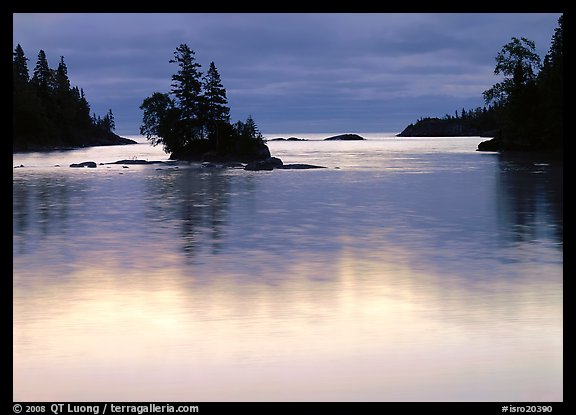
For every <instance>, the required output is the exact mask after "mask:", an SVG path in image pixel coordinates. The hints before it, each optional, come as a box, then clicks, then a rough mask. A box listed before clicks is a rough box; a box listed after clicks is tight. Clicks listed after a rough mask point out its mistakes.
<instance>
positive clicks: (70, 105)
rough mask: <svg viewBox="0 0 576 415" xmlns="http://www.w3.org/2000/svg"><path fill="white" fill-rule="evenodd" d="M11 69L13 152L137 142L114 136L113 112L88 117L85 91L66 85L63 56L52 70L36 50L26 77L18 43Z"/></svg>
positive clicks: (44, 55)
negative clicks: (32, 66) (30, 70)
mask: <svg viewBox="0 0 576 415" xmlns="http://www.w3.org/2000/svg"><path fill="white" fill-rule="evenodd" d="M12 70H13V77H12V83H13V84H12V104H13V111H12V129H13V130H12V149H13V151H36V150H49V149H61V148H76V147H85V146H96V145H116V144H133V143H135V141H133V140H129V139H127V138H123V137H120V136H118V135H116V134H115V133H114V130H115V122H114V114H113V113H112V110H111V109H109V110H108V113H107V114H106V115H104V116H103V117H101V116H97V115H96V114H92V115H91V114H90V104H89V103H88V100H87V99H86V96H85V94H84V90H83V89H82V88H78V87H77V86H71V85H70V79H69V77H68V68H67V66H66V63H65V61H64V57H63V56H62V57H60V62H59V63H58V67H57V68H56V69H52V68H50V66H49V65H48V60H47V58H46V53H45V52H44V50H40V52H39V53H38V59H37V61H36V66H35V67H34V70H33V72H32V76H30V72H29V70H28V58H27V57H26V55H25V53H24V50H23V49H22V47H21V46H20V44H18V45H17V46H16V48H15V49H14V52H13V60H12Z"/></svg>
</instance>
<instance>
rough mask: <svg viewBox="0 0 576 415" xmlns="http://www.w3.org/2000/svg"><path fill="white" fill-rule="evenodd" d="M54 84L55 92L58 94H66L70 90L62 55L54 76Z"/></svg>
mask: <svg viewBox="0 0 576 415" xmlns="http://www.w3.org/2000/svg"><path fill="white" fill-rule="evenodd" d="M54 85H55V89H56V93H57V94H59V95H67V94H68V92H69V91H70V79H68V68H67V66H66V64H65V63H64V56H60V63H59V64H58V69H56V74H55V76H54Z"/></svg>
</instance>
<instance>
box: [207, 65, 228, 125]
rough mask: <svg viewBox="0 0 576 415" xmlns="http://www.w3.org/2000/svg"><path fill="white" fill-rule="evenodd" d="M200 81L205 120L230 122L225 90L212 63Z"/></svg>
mask: <svg viewBox="0 0 576 415" xmlns="http://www.w3.org/2000/svg"><path fill="white" fill-rule="evenodd" d="M202 81H203V89H204V93H203V98H204V104H205V117H206V119H207V120H208V121H225V122H228V121H230V108H228V106H227V104H228V98H227V97H226V89H224V86H223V85H222V81H221V80H220V74H219V73H218V69H216V65H215V64H214V62H210V67H209V68H208V71H207V72H206V75H204V77H203V78H202Z"/></svg>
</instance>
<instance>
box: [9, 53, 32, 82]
mask: <svg viewBox="0 0 576 415" xmlns="http://www.w3.org/2000/svg"><path fill="white" fill-rule="evenodd" d="M27 61H28V58H27V57H26V56H25V55H24V50H23V49H22V46H20V43H18V45H17V46H16V48H15V49H14V53H13V60H12V69H13V76H14V81H15V82H21V83H22V84H27V83H28V81H29V80H30V75H29V73H28V64H27V63H26V62H27Z"/></svg>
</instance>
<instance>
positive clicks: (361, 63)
mask: <svg viewBox="0 0 576 415" xmlns="http://www.w3.org/2000/svg"><path fill="white" fill-rule="evenodd" d="M558 17H559V14H554V13H552V14H550V13H546V14H540V13H536V14H528V13H517V14H512V13H504V14H484V13H482V14H480V13H472V14H458V13H449V14H426V13H425V14H415V13H414V14H374V13H372V14H361V13H352V14H346V13H339V14H321V13H312V14H298V13H295V14H280V13H277V14H264V13H256V14H251V13H226V14H224V13H217V14H165V13H163V14H146V13H136V14H125V13H120V14H14V15H13V23H14V25H13V43H14V46H15V45H16V43H20V44H21V45H22V47H23V48H24V51H25V53H26V54H27V56H28V58H29V59H30V62H29V68H30V70H32V69H33V67H34V64H35V61H36V55H37V53H38V50H39V49H44V50H45V52H46V54H47V56H48V60H49V63H50V64H51V65H52V66H56V64H57V62H58V60H59V57H60V56H64V57H65V60H66V63H67V65H68V68H69V74H70V78H71V81H72V83H73V84H74V85H78V86H80V87H83V88H84V90H85V92H86V95H87V97H88V99H89V101H90V103H91V104H92V109H93V110H94V111H95V112H96V113H98V114H103V113H105V112H106V111H107V110H108V108H112V109H113V111H114V113H115V117H116V124H117V129H118V132H120V133H122V134H137V133H138V126H139V123H140V120H141V112H140V110H139V109H138V106H139V105H140V103H141V102H142V100H143V99H144V98H145V97H146V96H148V95H150V94H151V93H152V92H155V91H162V92H168V91H169V89H170V76H171V74H172V73H173V72H174V71H175V70H176V69H175V66H174V65H173V64H170V63H169V62H168V61H169V59H170V58H171V57H172V54H173V51H174V49H175V48H176V47H177V46H178V45H179V44H180V43H187V44H188V45H189V46H190V47H191V48H192V49H193V50H195V51H196V58H197V60H198V62H199V63H201V64H202V65H203V67H207V66H208V64H209V63H210V61H214V62H215V63H216V65H217V67H218V69H219V71H220V74H221V76H222V80H223V83H224V85H225V87H226V88H227V90H228V97H229V100H230V105H231V107H232V116H233V117H234V119H242V118H246V116H248V115H249V114H251V115H252V116H253V117H254V118H255V119H256V121H257V122H258V124H259V125H260V126H261V128H262V130H263V131H274V132H281V131H282V130H285V131H293V132H297V131H302V132H306V131H308V132H314V131H319V132H320V131H337V130H339V129H344V130H346V131H364V132H367V131H398V130H401V129H402V128H403V127H404V126H405V125H406V124H408V123H410V122H413V121H414V120H415V119H416V118H418V117H420V116H427V115H430V116H441V115H444V114H445V113H450V114H453V112H454V110H456V109H458V110H460V109H461V108H462V107H463V106H464V107H467V108H470V107H476V106H479V105H482V104H483V102H482V91H484V90H485V89H487V88H489V87H490V86H491V85H492V84H493V83H495V82H497V81H498V79H496V78H495V77H494V75H493V68H494V56H495V55H496V53H497V52H498V51H499V50H500V48H501V47H502V46H503V45H504V44H505V43H507V42H508V41H509V40H510V38H511V37H512V36H525V37H527V38H529V39H532V40H534V41H535V42H536V45H537V48H538V52H539V53H540V55H541V56H543V55H544V54H545V53H546V52H547V49H548V47H549V45H550V39H551V36H552V34H553V31H554V28H555V27H556V24H557V19H558Z"/></svg>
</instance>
